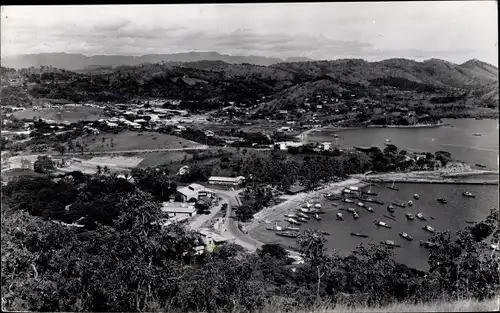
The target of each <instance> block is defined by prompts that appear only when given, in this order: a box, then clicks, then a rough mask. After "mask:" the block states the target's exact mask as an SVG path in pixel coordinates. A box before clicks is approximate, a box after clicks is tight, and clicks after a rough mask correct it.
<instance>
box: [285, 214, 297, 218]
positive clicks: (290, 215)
mask: <svg viewBox="0 0 500 313" xmlns="http://www.w3.org/2000/svg"><path fill="white" fill-rule="evenodd" d="M285 217H290V218H297V217H298V216H297V215H296V214H285Z"/></svg>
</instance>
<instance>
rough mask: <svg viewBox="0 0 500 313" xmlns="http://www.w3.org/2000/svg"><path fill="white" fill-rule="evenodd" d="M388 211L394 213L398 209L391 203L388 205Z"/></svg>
mask: <svg viewBox="0 0 500 313" xmlns="http://www.w3.org/2000/svg"><path fill="white" fill-rule="evenodd" d="M387 211H389V212H391V213H393V212H394V211H396V209H395V208H394V207H393V206H392V205H390V204H389V205H388V206H387Z"/></svg>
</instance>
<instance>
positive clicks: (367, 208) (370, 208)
mask: <svg viewBox="0 0 500 313" xmlns="http://www.w3.org/2000/svg"><path fill="white" fill-rule="evenodd" d="M365 208H366V210H367V211H368V212H371V213H373V212H375V211H374V210H373V208H372V207H371V206H369V207H365Z"/></svg>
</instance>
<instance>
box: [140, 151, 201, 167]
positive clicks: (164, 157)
mask: <svg viewBox="0 0 500 313" xmlns="http://www.w3.org/2000/svg"><path fill="white" fill-rule="evenodd" d="M138 156H140V157H142V158H144V159H143V160H142V162H141V163H140V164H139V165H138V167H142V168H144V167H150V166H158V165H163V164H172V163H178V162H182V161H187V160H190V159H191V158H192V157H193V154H192V153H189V152H185V151H161V152H151V153H140V154H138Z"/></svg>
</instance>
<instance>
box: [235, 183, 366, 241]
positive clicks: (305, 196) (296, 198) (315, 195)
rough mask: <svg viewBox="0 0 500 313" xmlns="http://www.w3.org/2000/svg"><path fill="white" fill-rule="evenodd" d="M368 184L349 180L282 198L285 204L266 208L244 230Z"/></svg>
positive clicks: (245, 225)
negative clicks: (326, 195) (320, 199)
mask: <svg viewBox="0 0 500 313" xmlns="http://www.w3.org/2000/svg"><path fill="white" fill-rule="evenodd" d="M367 185H368V184H367V183H364V182H362V181H361V179H358V178H348V179H346V180H343V181H340V182H332V183H329V184H326V185H325V186H324V187H322V188H321V189H319V190H312V191H308V192H301V193H298V194H295V195H292V196H288V195H286V196H282V197H281V198H282V199H286V200H285V201H284V202H282V203H279V204H277V205H274V206H270V207H266V208H264V209H262V210H261V211H259V212H257V213H255V215H254V218H253V220H252V221H251V222H249V223H245V224H244V228H245V230H246V231H247V232H249V231H251V230H253V229H255V228H256V227H258V226H259V225H261V224H262V223H266V221H273V220H276V219H279V218H281V219H282V218H284V214H286V213H288V212H289V211H290V210H292V209H293V208H297V207H298V206H300V205H301V204H303V203H305V202H307V201H314V200H316V199H319V198H320V197H322V195H323V194H326V193H331V194H340V193H341V192H342V190H343V189H344V188H346V187H348V186H357V187H360V188H362V187H365V186H367Z"/></svg>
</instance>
